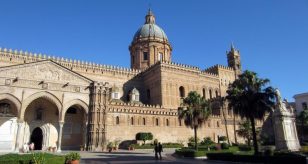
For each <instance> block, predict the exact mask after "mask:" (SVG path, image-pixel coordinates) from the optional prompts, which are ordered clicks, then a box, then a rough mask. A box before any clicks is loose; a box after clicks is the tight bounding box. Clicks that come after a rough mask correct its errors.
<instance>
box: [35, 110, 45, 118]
mask: <svg viewBox="0 0 308 164" xmlns="http://www.w3.org/2000/svg"><path fill="white" fill-rule="evenodd" d="M42 119H43V109H37V110H36V120H42Z"/></svg>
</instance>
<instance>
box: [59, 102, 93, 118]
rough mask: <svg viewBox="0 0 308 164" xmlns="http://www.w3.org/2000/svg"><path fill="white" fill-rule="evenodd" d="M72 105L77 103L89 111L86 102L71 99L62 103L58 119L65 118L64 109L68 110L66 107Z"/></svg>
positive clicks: (86, 111)
mask: <svg viewBox="0 0 308 164" xmlns="http://www.w3.org/2000/svg"><path fill="white" fill-rule="evenodd" d="M73 105H79V106H81V108H82V110H83V111H84V112H85V113H86V114H88V111H89V106H88V104H87V103H86V102H84V101H82V100H80V99H74V100H71V101H69V102H66V103H65V104H64V105H63V110H62V112H61V117H60V121H64V118H65V113H66V111H67V110H68V108H70V107H71V106H73Z"/></svg>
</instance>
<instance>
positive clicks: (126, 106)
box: [109, 102, 178, 116]
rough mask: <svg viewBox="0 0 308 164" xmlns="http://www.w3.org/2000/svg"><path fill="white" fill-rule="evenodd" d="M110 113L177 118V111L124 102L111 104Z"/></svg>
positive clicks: (157, 106)
mask: <svg viewBox="0 0 308 164" xmlns="http://www.w3.org/2000/svg"><path fill="white" fill-rule="evenodd" d="M109 105H110V107H109V112H121V113H135V114H152V115H166V116H167V115H169V116H170V115H171V116H177V115H178V112H177V110H176V109H167V108H163V107H162V106H161V105H148V104H134V103H124V102H111V103H110V104H109Z"/></svg>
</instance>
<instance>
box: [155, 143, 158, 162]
mask: <svg viewBox="0 0 308 164" xmlns="http://www.w3.org/2000/svg"><path fill="white" fill-rule="evenodd" d="M154 152H155V159H156V160H157V159H158V155H157V152H158V145H157V143H155V144H154Z"/></svg>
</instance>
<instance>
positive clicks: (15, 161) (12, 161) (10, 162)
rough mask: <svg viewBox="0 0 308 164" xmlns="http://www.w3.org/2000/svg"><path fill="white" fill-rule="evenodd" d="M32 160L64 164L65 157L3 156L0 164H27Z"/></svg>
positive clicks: (44, 154)
mask: <svg viewBox="0 0 308 164" xmlns="http://www.w3.org/2000/svg"><path fill="white" fill-rule="evenodd" d="M33 158H36V159H39V160H44V161H45V164H64V163H65V157H64V156H61V155H54V154H49V153H34V154H5V155H1V156H0V163H6V164H29V163H31V161H32V160H33Z"/></svg>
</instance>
